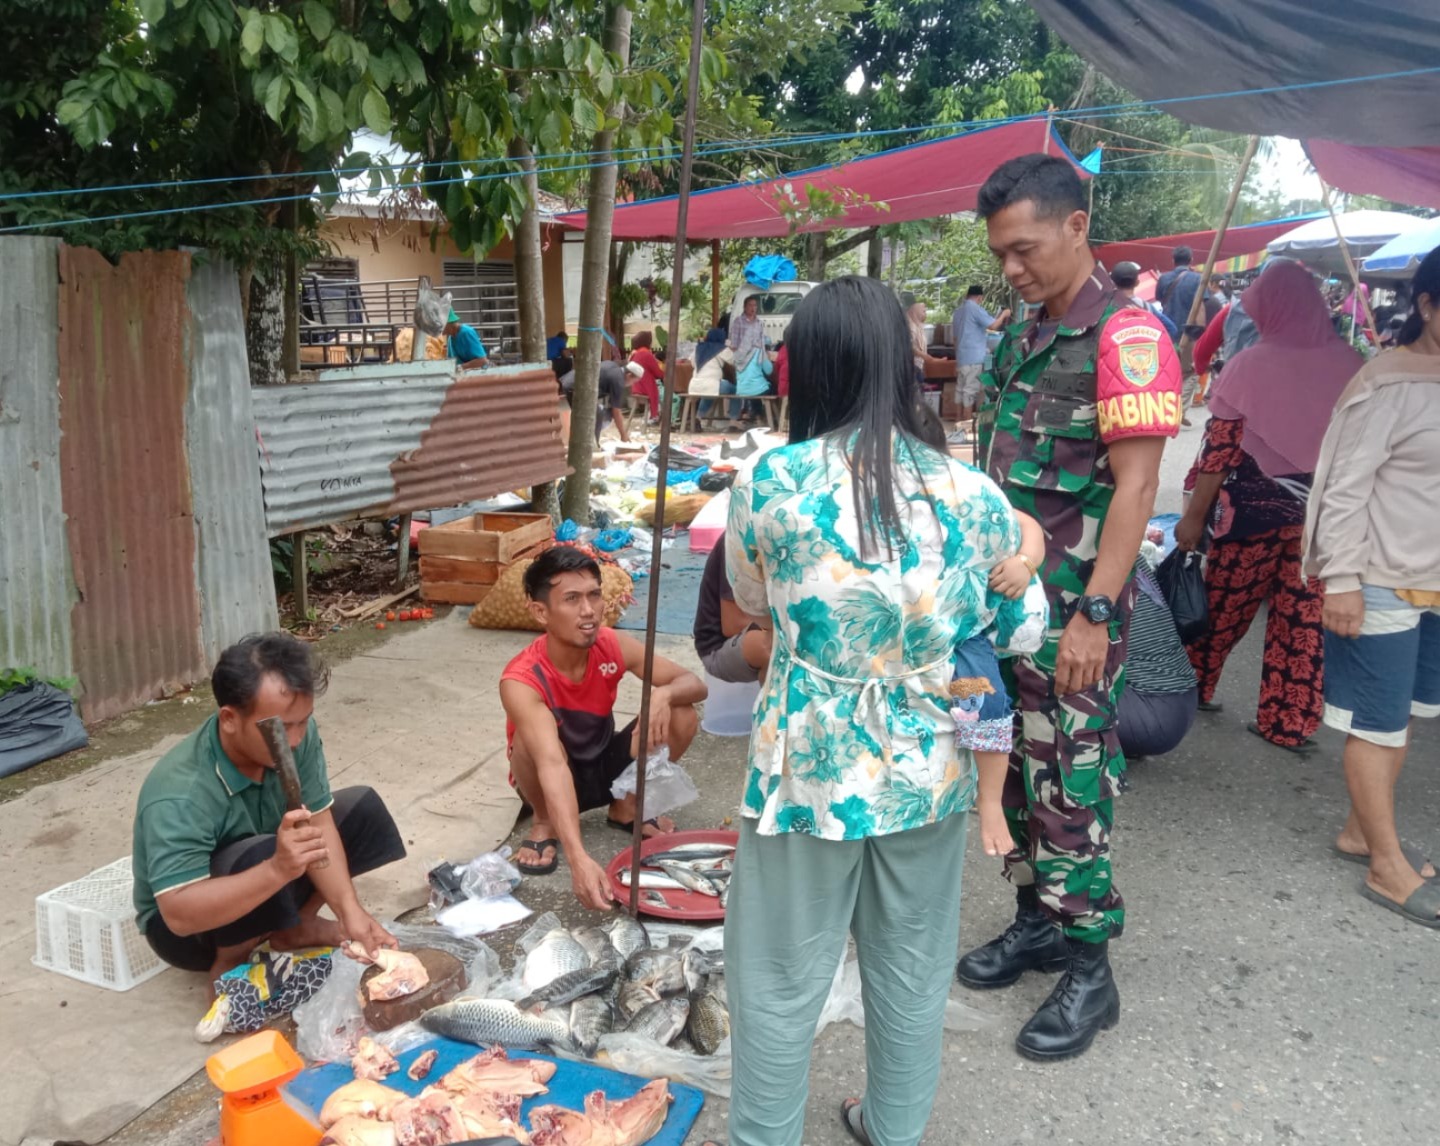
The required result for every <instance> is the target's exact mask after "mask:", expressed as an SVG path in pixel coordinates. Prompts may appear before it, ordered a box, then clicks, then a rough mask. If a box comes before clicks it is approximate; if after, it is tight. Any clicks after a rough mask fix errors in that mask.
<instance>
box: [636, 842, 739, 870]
mask: <svg viewBox="0 0 1440 1146" xmlns="http://www.w3.org/2000/svg"><path fill="white" fill-rule="evenodd" d="M734 854H735V849H734V848H732V847H724V846H716V845H712V844H698V845H696V844H681V845H680V846H679V847H678V848H670V849H668V850H666V851H663V852H651V853H650V854H649V855H647V856H646V857H645V862H646V863H647V864H649V865H651V866H656V867H658V866H659V865H660V864H662V863H665V862H666V861H667V860H674V861H676V862H678V863H698V862H701V861H704V860H714V861H720V860H725V859H728V858H729V857H730V856H732V855H734Z"/></svg>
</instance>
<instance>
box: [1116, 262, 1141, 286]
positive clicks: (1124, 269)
mask: <svg viewBox="0 0 1440 1146" xmlns="http://www.w3.org/2000/svg"><path fill="white" fill-rule="evenodd" d="M1110 281H1111V282H1113V283H1114V284H1115V285H1116V286H1117V287H1123V288H1124V289H1126V290H1129V289H1130V288H1131V287H1133V286H1134V285H1135V284H1136V283H1138V282H1139V281H1140V264H1139V263H1132V262H1130V261H1128V260H1126V261H1124V262H1119V263H1116V264H1115V266H1114V269H1112V270H1111V272H1110Z"/></svg>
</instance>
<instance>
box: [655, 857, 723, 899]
mask: <svg viewBox="0 0 1440 1146" xmlns="http://www.w3.org/2000/svg"><path fill="white" fill-rule="evenodd" d="M660 870H661V871H663V872H664V873H665V874H666V875H668V876H669V877H670V878H671V879H673V880H674V881H675V882H676V883H678V884H679V885H680V886H681V887H683V888H685V890H687V891H694V892H698V893H699V894H701V895H709V896H718V895H719V894H720V890H719V888H717V887H716V886H715V884H714V883H713V882H712V881H711V880H709V879H707V878H706V877H705V876H703V875H701V874H700V873H699V872H698V871H696V870H695V869H694V868H690V867H686V866H685V865H684V864H683V863H674V862H673V861H670V860H666V861H665V862H664V863H662V864H661V865H660Z"/></svg>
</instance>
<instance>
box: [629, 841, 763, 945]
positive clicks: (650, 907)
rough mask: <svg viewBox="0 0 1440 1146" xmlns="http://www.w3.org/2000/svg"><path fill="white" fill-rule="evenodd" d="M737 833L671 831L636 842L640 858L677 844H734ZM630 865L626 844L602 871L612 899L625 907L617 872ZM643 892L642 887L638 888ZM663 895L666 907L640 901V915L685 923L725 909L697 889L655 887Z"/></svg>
mask: <svg viewBox="0 0 1440 1146" xmlns="http://www.w3.org/2000/svg"><path fill="white" fill-rule="evenodd" d="M739 839H740V833H739V832H732V831H728V830H716V829H704V830H697V831H691V832H671V833H670V834H669V835H668V836H651V837H650V838H649V839H647V840H645V841H644V842H643V843H641V845H640V855H641V856H642V857H644V856H648V855H654V854H655V853H656V852H664V851H669V850H670V849H671V848H673V847H676V846H678V845H680V844H729V845H730V846H731V847H734V846H735V844H736V843H738V842H739ZM629 866H630V845H629V844H626V845H625V848H624V850H623V851H621V852H620V853H619V854H618V855H617V856H616V857H615V858H614V859H612V860H611V861H610V862H609V864H607V865H606V867H605V871H606V874H608V875H609V876H610V885H611V886H612V887H613V888H614V889H615V898H616V899H618V900H619V901H620V902H621V903H622V904H624V905H625V906H627V907H628V906H629V904H630V889H629V888H628V887H626V886H625V885H624V884H623V883H621V882H620V873H621V872H622V871H624V870H625V869H626V868H628V867H629ZM641 890H642V892H643V890H644V889H643V888H642V889H641ZM657 890H658V891H659V892H660V894H661V895H663V896H664V897H665V900H666V904H667V906H665V907H659V906H656V905H655V904H650V903H646V902H645V901H644V900H643V899H642V900H640V914H641V915H653V916H655V917H656V918H657V919H674V920H678V921H680V922H688V923H713V922H715V921H716V920H718V919H724V918H725V909H724V908H723V907H721V906H720V901H719V900H718V899H715V898H714V897H712V896H709V895H701V894H700V893H699V892H698V891H686V890H685V889H684V888H678V887H677V888H674V889H671V888H668V887H662V888H657Z"/></svg>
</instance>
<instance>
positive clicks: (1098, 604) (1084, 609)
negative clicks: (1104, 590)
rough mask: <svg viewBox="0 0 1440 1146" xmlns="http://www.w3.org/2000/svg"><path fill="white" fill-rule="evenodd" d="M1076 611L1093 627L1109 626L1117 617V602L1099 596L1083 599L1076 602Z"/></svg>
mask: <svg viewBox="0 0 1440 1146" xmlns="http://www.w3.org/2000/svg"><path fill="white" fill-rule="evenodd" d="M1075 611H1076V612H1077V613H1079V614H1080V615H1081V616H1082V617H1084V618H1085V619H1086V620H1087V621H1089V622H1090V623H1091V624H1092V625H1108V624H1109V623H1110V620H1111V618H1113V617H1114V616H1115V602H1114V601H1112V600H1110V598H1109V597H1102V596H1100V595H1099V594H1096V595H1095V596H1093V597H1081V598H1080V599H1079V600H1078V601H1076V602H1075Z"/></svg>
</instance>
